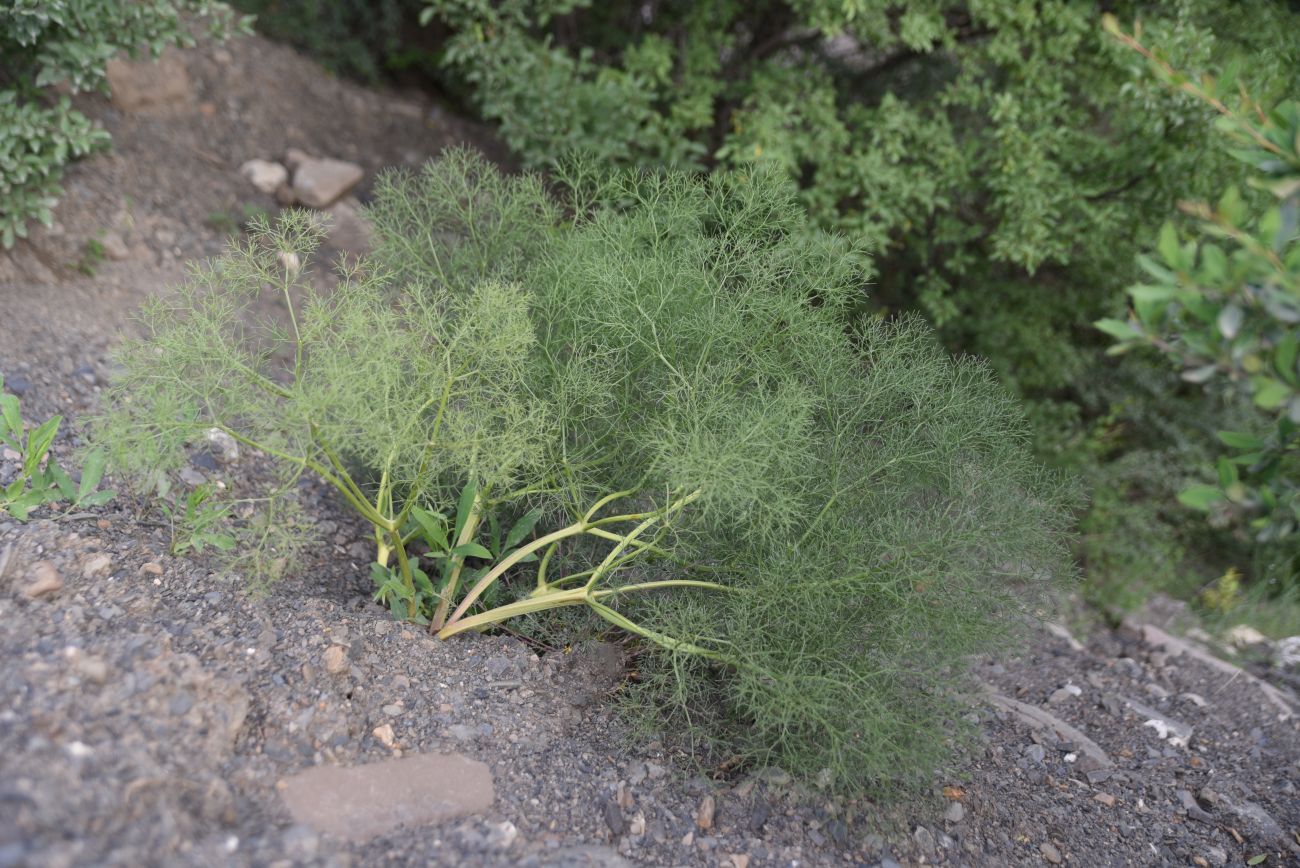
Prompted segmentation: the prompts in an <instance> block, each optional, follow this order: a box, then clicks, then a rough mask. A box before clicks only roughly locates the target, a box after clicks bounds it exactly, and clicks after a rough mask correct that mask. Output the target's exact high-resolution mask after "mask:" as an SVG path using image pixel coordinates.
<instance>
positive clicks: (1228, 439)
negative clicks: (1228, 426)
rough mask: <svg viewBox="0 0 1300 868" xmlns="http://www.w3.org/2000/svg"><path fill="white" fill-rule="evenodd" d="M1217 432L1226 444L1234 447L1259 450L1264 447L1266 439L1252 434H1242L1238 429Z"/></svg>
mask: <svg viewBox="0 0 1300 868" xmlns="http://www.w3.org/2000/svg"><path fill="white" fill-rule="evenodd" d="M1217 434H1218V437H1219V440H1221V441H1222V442H1223V443H1224V445H1227V446H1231V447H1232V448H1233V449H1251V450H1259V449H1263V448H1264V441H1263V440H1261V439H1259V438H1258V437H1255V436H1254V435H1251V434H1242V433H1240V432H1238V431H1219V432H1217Z"/></svg>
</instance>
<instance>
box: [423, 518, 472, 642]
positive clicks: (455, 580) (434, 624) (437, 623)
mask: <svg viewBox="0 0 1300 868" xmlns="http://www.w3.org/2000/svg"><path fill="white" fill-rule="evenodd" d="M482 520H483V497H482V495H481V494H476V495H474V505H473V506H472V507H470V511H469V515H468V516H467V517H466V519H465V526H464V527H462V528H461V529H460V535H459V536H457V537H456V542H455V545H456V546H462V545H465V544H466V543H468V542H470V541H472V540H473V539H474V535H475V534H477V533H478V526H479V523H480V522H481V521H482ZM453 557H454V560H453V563H452V565H451V573H450V574H449V575H448V576H447V586H446V587H445V588H443V589H442V597H441V598H440V599H439V600H438V609H437V611H436V612H434V613H433V620H432V621H430V622H429V629H430V630H431V631H433V632H435V633H436V632H438V631H439V630H441V629H442V627H443V625H444V624H445V623H446V622H447V610H448V609H450V608H451V601H452V600H454V599H455V598H456V590H457V588H459V587H460V574H461V572H462V571H463V570H464V569H465V556H464V555H454V556H453Z"/></svg>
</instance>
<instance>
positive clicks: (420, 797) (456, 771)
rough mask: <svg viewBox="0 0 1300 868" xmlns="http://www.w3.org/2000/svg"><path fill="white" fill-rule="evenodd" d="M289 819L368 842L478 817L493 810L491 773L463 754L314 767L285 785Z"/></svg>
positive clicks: (342, 836)
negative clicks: (403, 828)
mask: <svg viewBox="0 0 1300 868" xmlns="http://www.w3.org/2000/svg"><path fill="white" fill-rule="evenodd" d="M282 795H283V797H284V802H285V805H286V806H287V807H288V808H289V813H291V814H292V815H293V818H294V819H295V820H296V821H297V822H299V823H304V824H306V825H308V826H311V827H312V828H313V829H316V830H317V831H319V832H324V833H326V834H329V835H335V836H337V837H339V838H343V839H345V840H348V841H368V840H370V839H371V838H375V837H378V836H379V835H383V834H385V833H387V832H391V831H392V830H394V829H396V828H398V827H399V826H422V825H425V824H427V823H436V822H440V821H443V820H450V819H454V818H456V817H462V816H465V815H466V814H476V813H479V812H481V811H485V810H487V808H489V807H490V806H491V805H492V800H493V798H494V797H495V791H494V789H493V786H492V773H491V772H490V771H489V770H488V767H487V766H486V765H484V764H483V763H481V762H478V761H477V760H472V759H470V758H469V757H466V756H462V755H461V754H456V753H451V754H422V755H419V756H412V757H403V758H402V759H393V760H384V761H382V762H375V763H367V764H365V765H361V766H354V767H352V768H341V767H339V766H316V767H315V768H310V769H307V770H306V771H302V772H299V773H298V774H296V775H293V776H292V777H289V778H286V779H285V780H284V789H283V791H282Z"/></svg>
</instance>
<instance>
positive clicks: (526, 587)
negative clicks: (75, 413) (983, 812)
mask: <svg viewBox="0 0 1300 868" xmlns="http://www.w3.org/2000/svg"><path fill="white" fill-rule="evenodd" d="M557 186H558V187H559V189H560V190H561V191H562V198H561V199H560V200H559V201H556V200H554V199H552V197H551V195H549V194H548V193H547V192H546V191H545V190H544V188H543V186H542V184H541V182H540V181H539V180H538V179H537V178H535V177H532V176H522V177H514V178H507V177H504V176H502V175H501V174H500V173H499V172H497V170H495V169H494V168H492V167H490V166H489V165H487V164H486V163H485V162H484V161H483V160H481V159H480V158H477V157H473V156H471V155H469V154H468V153H466V152H455V153H453V154H451V155H449V156H447V157H444V158H443V159H442V160H441V161H439V162H437V163H435V164H431V165H430V166H428V167H426V168H425V170H424V171H423V172H422V173H420V174H419V175H418V176H410V175H403V174H390V175H387V176H385V177H384V178H383V179H382V180H381V181H380V182H379V183H378V184H377V186H376V199H375V204H374V206H373V209H372V211H371V216H372V217H373V219H374V224H375V254H374V256H373V257H372V258H370V259H368V260H366V261H364V262H362V263H361V264H360V265H359V266H358V267H357V268H356V269H355V270H352V271H348V272H346V273H345V274H344V275H343V276H342V277H343V279H342V281H341V283H340V284H339V286H338V287H337V289H335V290H334V291H333V292H332V293H330V294H322V293H317V292H316V291H314V290H312V289H311V287H310V286H309V285H308V282H307V281H305V279H304V274H305V273H306V272H305V268H306V262H307V258H308V257H309V255H310V254H311V252H312V250H313V248H314V246H315V244H316V242H317V241H318V240H319V237H320V231H319V227H318V226H317V225H316V224H314V223H313V222H312V221H311V220H310V219H309V218H307V217H306V216H304V215H295V216H291V217H289V218H288V219H287V220H286V221H285V222H284V223H282V224H281V225H280V227H279V228H271V227H269V226H267V225H265V224H263V225H261V226H259V227H257V228H255V230H254V231H253V233H252V237H251V239H250V240H249V241H248V242H247V243H244V244H242V245H238V246H236V247H234V248H232V250H231V252H230V253H229V254H228V255H227V256H226V257H224V258H223V259H222V260H221V261H219V262H217V263H213V264H212V265H210V266H208V267H206V268H204V269H201V270H199V271H198V272H196V275H195V278H194V280H193V281H192V282H191V284H190V285H189V286H187V287H186V288H184V289H183V290H182V293H181V295H180V296H179V297H177V298H173V299H165V300H159V301H157V302H154V303H153V304H152V305H151V306H150V308H149V312H148V317H147V320H146V322H147V323H148V325H149V331H148V334H147V336H146V337H145V338H144V339H143V340H142V341H139V342H136V343H133V344H130V345H129V346H128V348H127V349H126V351H125V353H124V354H123V356H122V363H123V366H124V370H125V374H124V378H123V379H122V380H121V381H120V384H119V385H118V387H117V390H116V395H115V401H114V403H113V409H112V410H111V411H110V412H109V414H108V416H107V417H106V418H105V419H104V420H102V421H101V423H100V425H99V428H98V430H99V432H100V434H99V438H100V439H101V440H102V441H103V442H104V443H105V444H107V445H108V446H109V447H110V448H112V450H113V453H112V454H113V458H114V461H115V463H116V465H117V466H118V467H120V468H122V469H124V470H127V471H131V472H133V474H134V476H135V478H136V479H138V480H142V481H145V482H146V483H147V484H148V485H151V486H152V485H154V484H156V483H157V481H158V480H159V479H160V478H161V477H162V476H163V475H165V474H166V473H167V472H168V471H170V470H175V469H176V468H177V467H179V466H180V464H181V463H182V462H183V461H184V460H185V447H186V444H187V443H188V442H193V441H197V440H199V439H200V438H202V437H205V436H206V435H207V432H208V431H209V430H210V429H211V428H213V427H216V428H220V429H222V430H224V431H226V432H227V433H229V434H230V435H231V436H233V437H235V438H236V439H237V440H239V441H241V442H242V443H244V444H245V445H246V446H247V447H250V448H253V449H256V450H258V451H260V452H261V453H263V454H265V455H266V456H269V457H270V458H271V459H273V460H274V461H275V462H277V463H278V464H279V465H280V466H281V467H282V469H283V477H282V479H281V481H280V483H279V485H278V486H277V487H275V488H274V489H273V490H271V491H268V492H266V493H264V495H262V497H263V498H264V501H263V502H264V504H265V505H274V504H277V503H281V502H284V501H286V500H289V499H291V498H292V497H293V493H294V492H295V491H296V486H295V485H294V484H293V483H294V482H295V480H296V479H297V478H298V476H299V475H300V474H302V473H303V472H309V473H314V474H316V475H317V476H319V477H321V478H322V479H324V480H325V481H326V482H328V483H330V484H332V485H334V486H335V487H336V488H337V489H338V491H339V493H340V496H341V497H343V498H344V499H345V501H347V502H348V503H349V504H350V505H351V506H352V508H353V509H354V510H355V511H356V512H357V513H358V514H359V515H361V516H362V517H364V518H365V519H366V520H367V521H369V522H370V524H371V525H372V526H373V527H374V528H375V531H376V541H377V544H378V549H377V559H376V563H375V565H374V568H373V572H374V575H375V578H376V580H377V582H378V584H379V596H380V597H381V598H382V599H383V600H384V601H386V602H387V603H388V604H389V605H390V606H391V607H392V608H393V610H394V612H395V613H397V614H398V615H399V616H401V617H404V618H410V619H413V620H416V621H420V622H426V621H427V622H430V624H431V627H432V629H435V630H438V631H439V635H440V636H442V637H443V638H450V637H453V636H455V635H456V634H458V633H460V632H462V631H465V630H470V629H482V628H486V627H490V626H492V625H494V624H497V623H500V622H502V621H505V620H508V619H510V618H514V617H518V616H522V615H530V614H534V613H537V612H543V611H549V610H556V609H562V608H567V607H571V606H582V607H585V608H586V609H587V610H589V611H590V612H592V613H594V614H595V615H596V616H598V617H600V618H602V619H604V620H605V621H607V622H609V623H610V624H612V625H615V626H617V627H619V628H621V629H623V630H626V631H628V632H630V633H632V634H634V636H636V637H639V639H640V641H641V642H642V643H643V644H644V646H645V648H646V650H647V652H649V653H648V654H647V656H646V662H645V665H644V667H643V671H644V672H645V673H646V681H645V683H644V686H643V690H644V692H643V693H642V694H641V696H642V699H643V700H644V702H645V704H646V705H647V706H648V707H651V708H660V709H668V714H670V715H675V719H676V722H679V723H686V722H693V724H694V726H695V727H697V728H696V729H695V730H694V734H695V735H697V736H698V737H699V738H701V739H703V740H706V741H710V742H714V743H716V744H717V745H718V746H719V747H720V748H724V749H725V750H726V751H728V755H736V756H740V757H742V758H744V759H746V760H752V761H756V762H774V763H779V764H781V765H783V766H785V767H787V768H790V769H791V770H792V771H796V772H799V773H800V774H802V775H805V776H807V777H809V778H820V779H822V780H823V781H828V780H829V781H831V782H833V783H834V785H835V786H836V787H837V788H839V789H841V790H845V791H855V790H858V791H860V790H864V789H875V790H879V789H882V788H885V787H888V786H890V785H895V784H902V783H905V782H908V783H914V782H917V781H919V780H922V779H924V777H925V775H926V774H927V769H929V768H932V766H930V765H929V763H930V762H931V761H932V760H933V759H934V758H935V757H936V756H938V755H939V753H940V752H941V751H942V750H944V749H945V739H946V738H947V732H950V731H951V728H950V727H947V726H946V725H945V724H943V723H942V722H940V721H943V720H950V719H952V717H955V716H956V715H951V716H947V714H948V712H949V711H951V708H950V706H949V705H948V702H949V700H948V699H947V698H946V697H947V696H948V694H947V693H946V692H945V691H944V690H943V689H942V688H943V686H944V685H945V684H947V683H948V682H949V681H950V680H951V679H953V678H954V677H956V676H957V675H958V674H959V673H960V671H961V665H960V662H961V661H962V660H963V659H964V657H965V655H967V654H969V653H972V652H975V651H978V650H980V649H987V648H991V647H994V643H995V642H997V641H999V639H1000V638H1002V637H1004V636H1005V635H1006V634H1007V632H1008V631H1010V630H1011V629H1013V628H1014V627H1015V626H1016V625H1017V624H1018V623H1020V622H1021V621H1022V620H1023V616H1024V615H1026V614H1027V612H1029V611H1030V610H1031V609H1032V607H1033V606H1034V605H1035V604H1036V603H1037V601H1039V600H1040V599H1041V597H1042V595H1043V594H1044V593H1045V592H1046V591H1047V589H1048V588H1050V587H1051V586H1052V585H1053V584H1054V583H1055V582H1056V581H1058V580H1060V579H1063V578H1065V577H1067V576H1068V575H1069V573H1070V566H1069V562H1068V561H1069V558H1068V549H1067V546H1066V545H1065V537H1064V532H1065V527H1066V526H1067V525H1068V523H1069V515H1068V512H1067V510H1066V509H1065V506H1064V505H1065V503H1066V502H1067V490H1066V489H1065V488H1063V486H1062V484H1061V483H1060V481H1059V480H1056V479H1055V478H1053V477H1051V476H1048V475H1045V474H1044V473H1042V472H1041V471H1039V470H1038V469H1037V468H1036V467H1035V465H1034V463H1033V461H1032V460H1031V459H1030V457H1029V450H1028V438H1027V431H1026V428H1025V425H1024V422H1023V419H1022V417H1021V416H1020V414H1019V412H1018V410H1017V408H1016V402H1015V401H1014V399H1013V398H1012V397H1011V396H1010V395H1009V394H1008V393H1007V392H1006V391H1005V390H1003V389H1002V388H1001V387H1000V386H998V385H997V384H996V383H995V382H994V380H993V378H992V377H991V375H990V373H989V372H988V371H987V370H986V369H985V368H984V366H982V365H981V364H979V363H976V362H974V361H972V360H962V361H954V360H952V359H951V358H949V357H948V356H947V355H946V354H945V353H944V352H943V351H942V350H941V349H940V348H939V347H938V346H937V344H936V343H935V342H934V340H933V339H932V337H931V335H930V334H929V333H928V332H927V330H926V329H925V328H924V327H922V326H921V325H919V324H918V323H917V322H915V321H913V320H911V319H904V320H901V321H899V322H896V323H893V324H886V323H884V322H882V321H879V320H876V319H862V318H858V319H852V320H851V321H852V322H853V323H854V324H853V325H852V327H851V328H846V322H849V321H850V317H849V312H850V311H852V310H853V309H854V308H855V307H856V306H857V305H858V303H859V297H860V292H861V286H862V283H863V281H864V279H865V278H866V277H867V275H868V269H869V261H868V259H867V258H866V257H865V256H864V255H863V253H862V251H861V249H860V248H859V247H857V246H855V245H853V244H851V243H849V242H846V241H844V240H843V239H839V238H836V237H833V236H830V235H826V234H824V233H821V232H819V231H817V230H815V229H813V228H812V227H810V226H809V225H808V222H807V218H806V216H805V214H804V212H803V210H802V209H801V208H800V206H799V204H798V202H797V201H796V199H795V197H794V195H793V192H792V191H791V190H790V189H789V188H788V187H787V185H786V184H784V183H783V182H782V181H780V179H779V178H776V177H774V176H773V175H771V174H770V173H767V172H758V173H749V174H748V175H746V176H733V175H716V176H713V177H712V178H709V179H703V180H701V179H698V178H695V177H692V176H688V175H684V174H670V175H643V174H637V173H627V172H614V173H605V172H603V171H602V172H591V171H582V170H580V169H574V170H572V171H569V172H567V173H566V174H565V175H564V176H563V177H562V178H561V179H560V180H559V181H558V184H557ZM264 291H270V292H276V293H280V294H281V295H282V298H283V300H284V302H285V304H286V305H287V306H288V309H289V311H290V313H291V316H290V317H289V319H288V321H287V322H283V323H281V322H273V321H265V322H257V321H254V322H252V323H251V324H250V322H249V320H248V316H249V315H250V314H251V313H252V311H253V310H254V308H253V307H252V302H253V299H254V298H255V296H256V294H257V293H259V292H264ZM277 360H283V361H277ZM246 496H248V497H252V495H246ZM251 505H252V504H251V503H249V504H241V505H240V506H239V507H238V508H236V509H233V510H232V511H231V512H230V513H229V516H230V517H231V518H236V517H237V516H238V515H239V514H241V513H242V512H244V511H245V507H246V506H251ZM236 525H238V521H236ZM259 526H265V524H264V523H262V524H261V525H259ZM214 529H215V525H214ZM238 530H239V529H238V527H236V531H237V532H238ZM289 533H291V534H292V530H290V531H289ZM394 559H395V560H396V564H395V565H394V563H393V561H394ZM435 567H436V569H434V568H435ZM462 588H465V589H467V590H463V591H462ZM660 719H661V720H662V716H661V718H660ZM946 730H947V732H946Z"/></svg>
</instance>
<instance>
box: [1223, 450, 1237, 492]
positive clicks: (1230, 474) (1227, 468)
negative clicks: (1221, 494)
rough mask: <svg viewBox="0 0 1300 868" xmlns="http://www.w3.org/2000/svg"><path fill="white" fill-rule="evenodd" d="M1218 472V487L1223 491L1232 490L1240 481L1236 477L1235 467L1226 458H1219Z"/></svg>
mask: <svg viewBox="0 0 1300 868" xmlns="http://www.w3.org/2000/svg"><path fill="white" fill-rule="evenodd" d="M1218 470H1219V487H1220V488H1223V489H1229V488H1232V486H1234V485H1236V484H1237V483H1238V482H1239V481H1240V477H1238V475H1237V466H1236V465H1235V464H1233V463H1232V462H1231V461H1229V460H1228V459H1227V458H1222V457H1221V458H1220V459H1219V462H1218Z"/></svg>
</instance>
